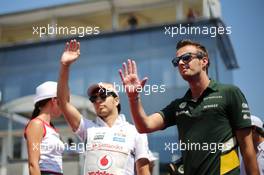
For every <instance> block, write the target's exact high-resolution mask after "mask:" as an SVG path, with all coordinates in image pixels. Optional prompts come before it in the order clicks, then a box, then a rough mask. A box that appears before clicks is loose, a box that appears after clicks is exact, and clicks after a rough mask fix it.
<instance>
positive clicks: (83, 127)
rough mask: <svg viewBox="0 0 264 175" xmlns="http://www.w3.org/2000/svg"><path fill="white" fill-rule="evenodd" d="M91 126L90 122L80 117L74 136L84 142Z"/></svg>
mask: <svg viewBox="0 0 264 175" xmlns="http://www.w3.org/2000/svg"><path fill="white" fill-rule="evenodd" d="M92 125H93V123H92V121H91V120H88V119H85V118H84V117H83V116H81V121H80V125H79V127H78V129H77V130H76V131H75V134H76V135H78V136H79V138H80V139H81V140H82V141H85V139H86V138H87V129H88V128H89V127H91V126H92Z"/></svg>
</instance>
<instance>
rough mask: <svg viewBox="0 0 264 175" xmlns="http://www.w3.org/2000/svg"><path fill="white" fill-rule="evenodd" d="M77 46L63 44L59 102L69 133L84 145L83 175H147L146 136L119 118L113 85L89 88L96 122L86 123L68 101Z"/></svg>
mask: <svg viewBox="0 0 264 175" xmlns="http://www.w3.org/2000/svg"><path fill="white" fill-rule="evenodd" d="M79 54H80V43H79V42H76V40H71V42H70V43H66V46H65V51H64V53H63V55H62V57H61V67H60V76H59V81H58V91H57V92H58V100H59V105H60V107H61V110H62V112H63V114H64V116H65V119H66V120H67V122H68V124H69V125H70V126H71V128H72V130H73V131H74V132H75V133H76V134H77V135H78V136H79V137H80V138H81V139H82V140H83V141H84V142H85V143H86V151H85V165H84V174H85V175H99V174H100V175H124V174H125V175H134V174H135V173H136V174H138V175H149V174H150V172H149V149H148V142H147V136H146V135H143V134H139V133H138V132H137V130H136V128H135V127H134V126H133V125H131V124H129V123H128V122H127V121H126V120H125V116H124V115H122V114H119V112H120V109H121V106H120V100H119V96H118V93H117V91H116V90H115V89H114V87H113V85H112V84H109V83H99V84H94V85H92V86H90V88H89V89H88V96H89V97H90V101H91V102H92V103H93V105H94V107H95V111H96V114H97V117H96V119H95V121H91V120H88V119H85V118H84V117H83V116H82V115H81V114H80V113H79V111H78V110H77V109H76V108H75V107H74V106H73V105H72V104H71V103H70V100H69V88H68V79H69V68H70V65H71V64H72V63H73V62H74V61H75V60H76V59H77V58H78V57H79Z"/></svg>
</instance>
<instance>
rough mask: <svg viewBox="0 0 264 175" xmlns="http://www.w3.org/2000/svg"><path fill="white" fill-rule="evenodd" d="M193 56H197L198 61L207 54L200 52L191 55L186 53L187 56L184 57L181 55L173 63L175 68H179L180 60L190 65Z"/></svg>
mask: <svg viewBox="0 0 264 175" xmlns="http://www.w3.org/2000/svg"><path fill="white" fill-rule="evenodd" d="M193 56H196V58H198V59H202V58H203V57H204V56H205V54H204V53H202V52H198V53H190V52H188V53H185V54H183V55H181V56H179V57H175V58H173V59H172V61H171V62H172V64H173V66H174V67H177V66H178V65H179V62H180V60H182V61H183V62H186V63H188V62H189V61H191V59H192V58H193Z"/></svg>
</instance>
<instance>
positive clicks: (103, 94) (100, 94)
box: [89, 90, 117, 103]
mask: <svg viewBox="0 0 264 175" xmlns="http://www.w3.org/2000/svg"><path fill="white" fill-rule="evenodd" d="M109 96H113V97H117V95H116V94H115V93H114V92H112V91H107V90H103V91H101V90H100V91H99V92H98V93H96V94H95V95H92V96H90V98H89V100H90V101H91V102H92V103H94V102H96V100H97V98H98V97H100V99H102V100H103V101H104V100H105V99H106V98H107V97H109Z"/></svg>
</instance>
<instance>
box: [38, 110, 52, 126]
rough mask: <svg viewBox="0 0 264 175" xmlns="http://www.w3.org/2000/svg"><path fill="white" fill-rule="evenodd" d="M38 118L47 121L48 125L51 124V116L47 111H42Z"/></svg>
mask: <svg viewBox="0 0 264 175" xmlns="http://www.w3.org/2000/svg"><path fill="white" fill-rule="evenodd" d="M38 118H40V119H42V120H43V121H45V122H46V123H50V119H51V115H50V113H49V112H47V111H45V110H44V111H41V112H40V114H39V116H38Z"/></svg>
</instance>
